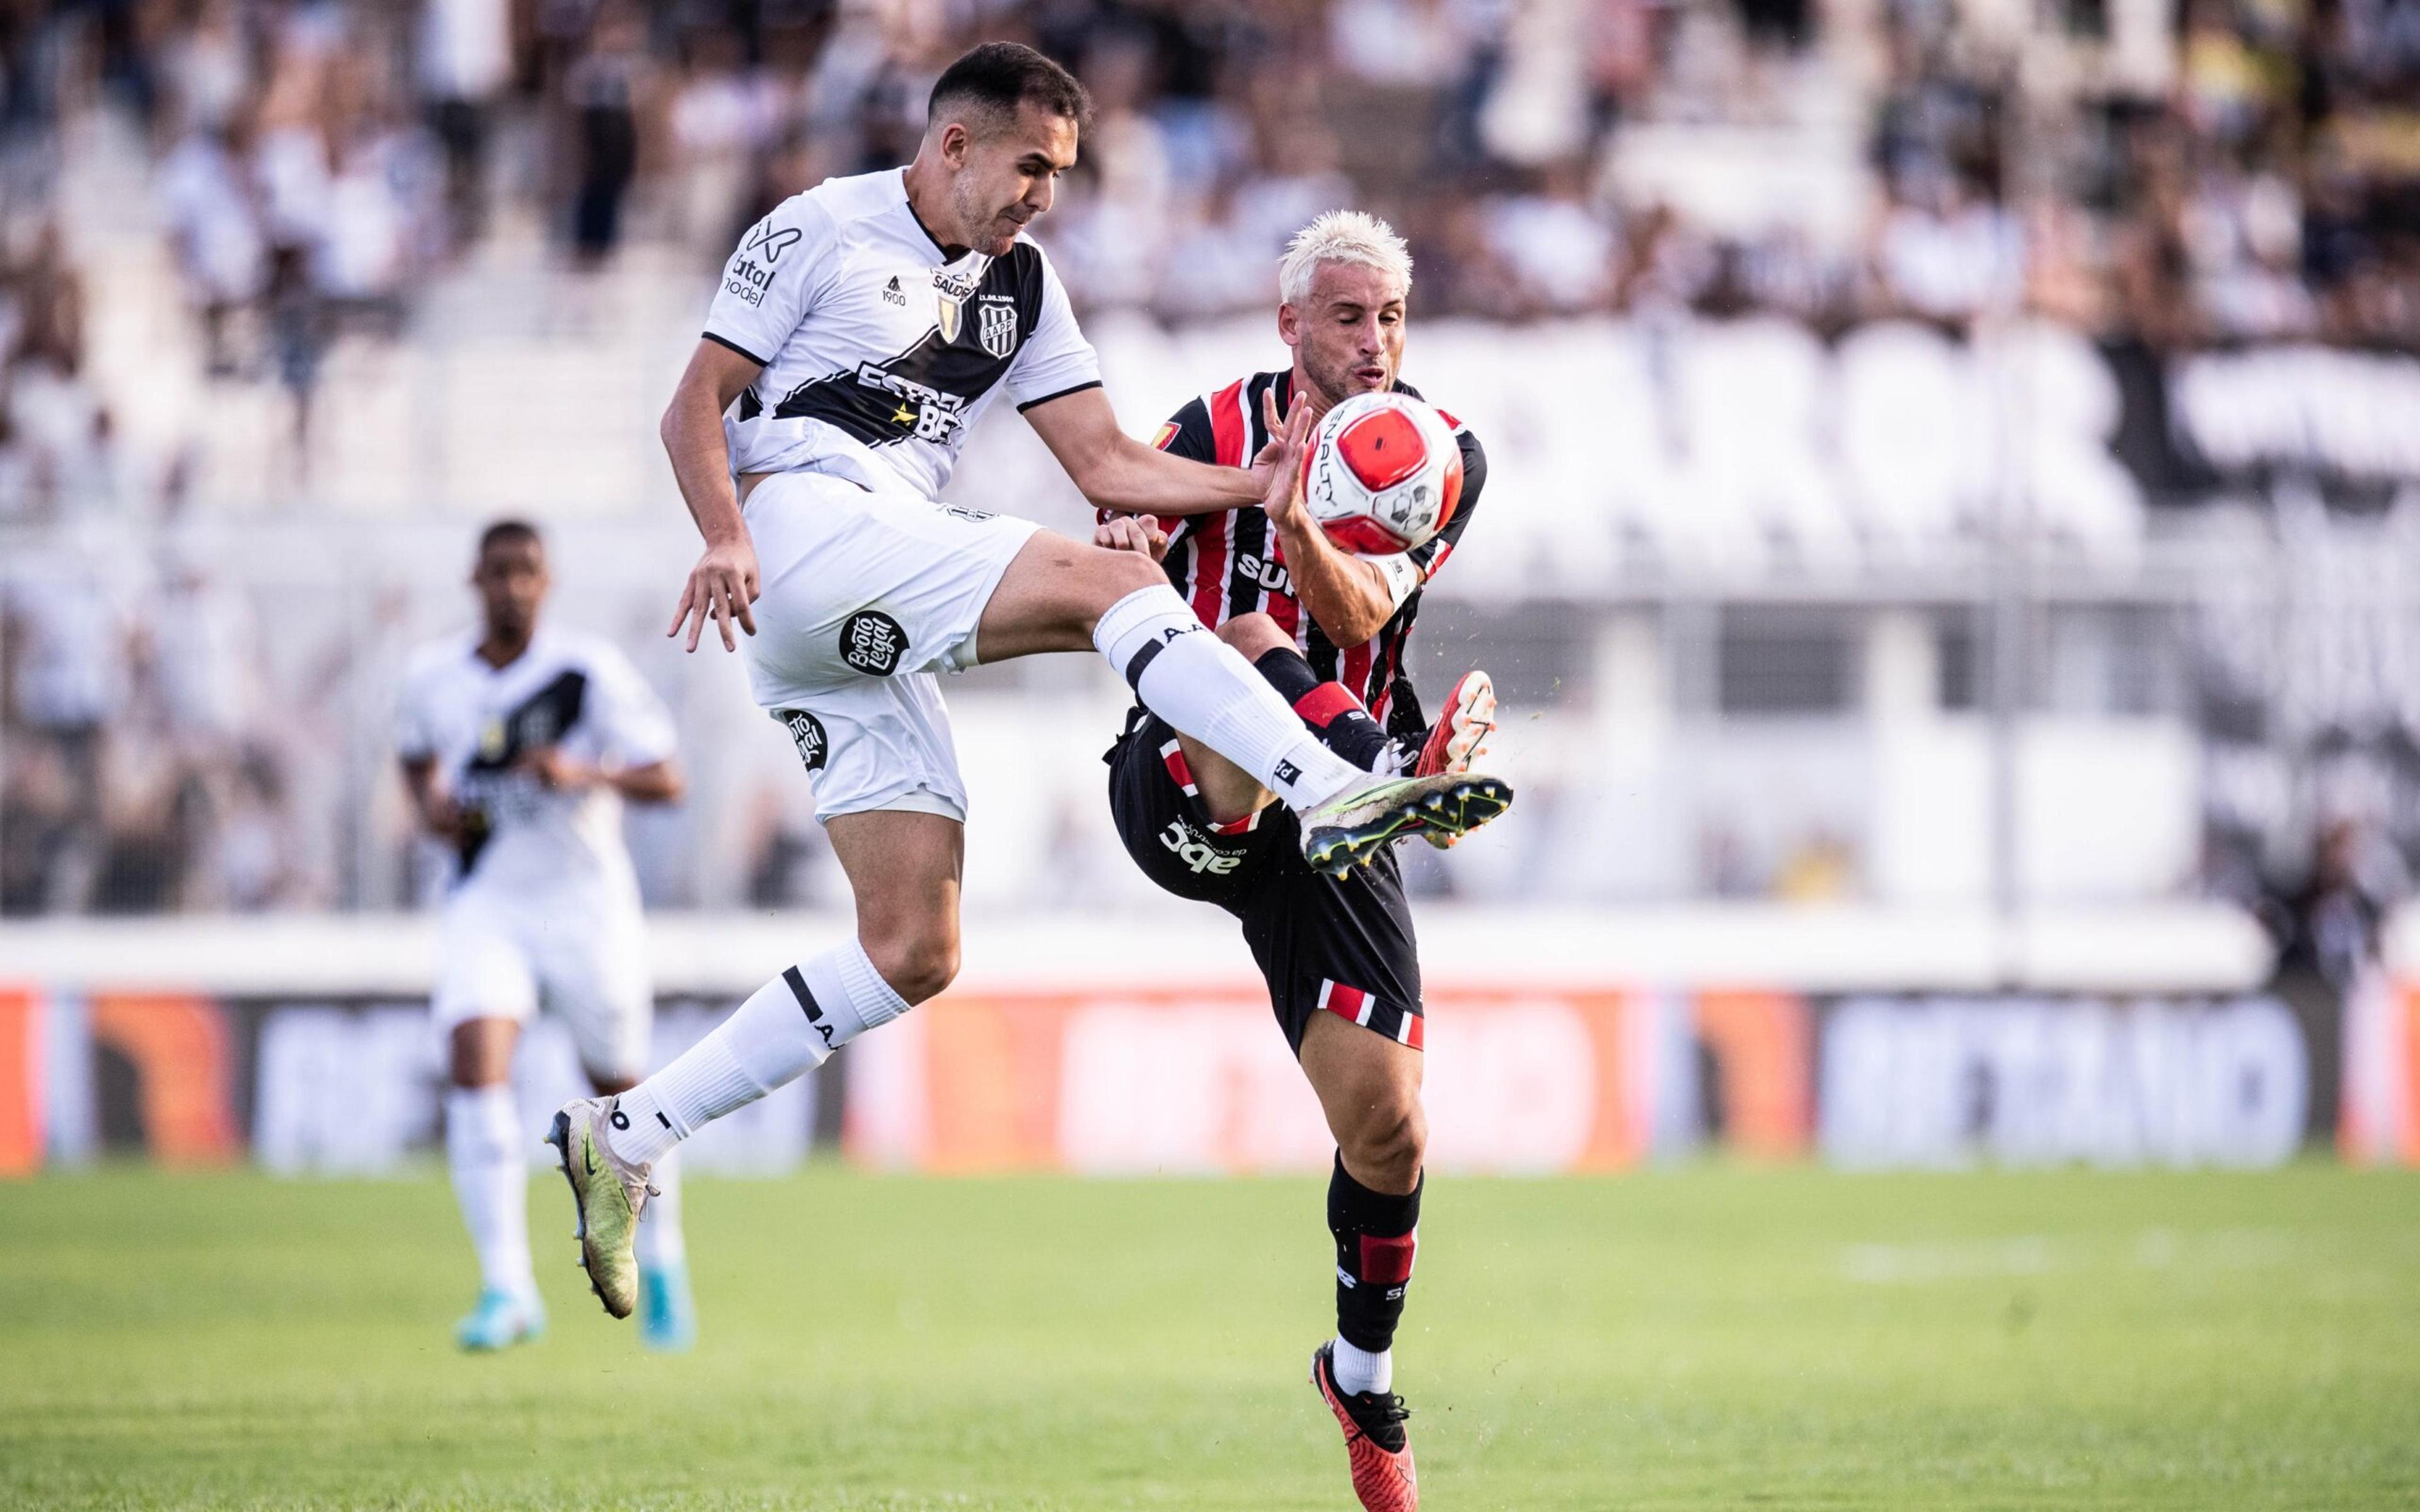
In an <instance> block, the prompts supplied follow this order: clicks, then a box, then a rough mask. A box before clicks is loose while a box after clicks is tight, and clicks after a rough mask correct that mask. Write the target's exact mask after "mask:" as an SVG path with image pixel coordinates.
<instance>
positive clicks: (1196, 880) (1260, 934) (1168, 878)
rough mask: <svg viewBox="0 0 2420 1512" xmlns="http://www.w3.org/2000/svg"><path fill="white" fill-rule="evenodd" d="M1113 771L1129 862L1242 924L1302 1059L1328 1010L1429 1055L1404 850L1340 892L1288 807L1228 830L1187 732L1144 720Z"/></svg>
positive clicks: (1127, 737) (1134, 723)
mask: <svg viewBox="0 0 2420 1512" xmlns="http://www.w3.org/2000/svg"><path fill="white" fill-rule="evenodd" d="M1105 760H1107V761H1108V762H1109V812H1110V814H1111V816H1112V817H1113V818H1115V820H1116V821H1117V826H1118V838H1119V839H1120V840H1122V841H1125V847H1126V854H1127V855H1129V856H1133V857H1134V858H1135V864H1136V865H1137V866H1140V867H1141V868H1142V870H1143V874H1144V875H1145V876H1148V877H1150V878H1151V880H1152V881H1154V882H1156V883H1157V884H1159V886H1160V887H1161V888H1162V889H1163V890H1165V891H1168V892H1172V893H1174V894H1176V895H1177V896H1178V897H1180V898H1190V899H1192V900H1194V901H1195V902H1197V903H1217V904H1218V906H1219V907H1221V908H1224V909H1225V910H1227V912H1229V913H1231V914H1233V915H1234V916H1235V917H1236V918H1238V919H1239V920H1241V921H1242V923H1243V926H1244V941H1245V943H1246V944H1248V945H1249V946H1250V947H1251V949H1252V959H1253V960H1255V961H1257V962H1259V963H1260V966H1261V975H1262V976H1263V977H1265V978H1266V979H1268V984H1269V1006H1270V1007H1271V1008H1272V1009H1273V1010H1275V1011H1276V1012H1277V1016H1278V1025H1279V1026H1280V1028H1282V1029H1284V1030H1285V1037H1286V1043H1288V1044H1290V1045H1292V1046H1293V1047H1294V1048H1295V1053H1296V1054H1300V1053H1301V1050H1302V1031H1303V1028H1304V1026H1307V1025H1308V1024H1310V1022H1311V1015H1312V1014H1313V1013H1316V1012H1319V1011H1321V1010H1323V1009H1325V1010H1326V1011H1328V1012H1331V1013H1335V1014H1337V1015H1339V1016H1340V1017H1342V1018H1346V1019H1350V1020H1352V1021H1353V1022H1354V1023H1356V1024H1359V1025H1361V1026H1364V1027H1366V1028H1368V1029H1371V1030H1372V1031H1373V1032H1375V1033H1378V1034H1383V1035H1385V1036H1387V1038H1388V1039H1390V1040H1394V1041H1398V1042H1400V1043H1403V1044H1408V1045H1410V1046H1411V1047H1412V1048H1413V1049H1415V1050H1417V1049H1419V1048H1420V1046H1421V1042H1422V1035H1421V1028H1422V1025H1421V1021H1420V963H1419V949H1418V946H1417V944H1416V942H1415V941H1414V940H1413V938H1412V910H1411V905H1410V903H1408V902H1407V901H1406V900H1405V899H1404V879H1403V873H1402V872H1400V871H1398V870H1397V868H1396V865H1395V853H1394V852H1393V851H1391V850H1388V851H1381V852H1380V853H1379V854H1378V855H1377V856H1376V857H1375V858H1374V859H1373V860H1372V862H1371V863H1370V865H1369V866H1367V867H1365V868H1362V869H1360V870H1357V871H1356V872H1353V874H1352V875H1350V876H1348V877H1345V878H1344V879H1343V880H1342V881H1337V880H1333V879H1331V878H1328V877H1324V876H1322V875H1320V874H1319V873H1318V872H1314V871H1312V870H1311V863H1310V862H1308V861H1306V860H1304V859H1303V858H1302V840H1301V830H1300V828H1299V826H1298V825H1296V824H1295V816H1294V810H1291V809H1288V808H1286V807H1284V806H1283V805H1281V804H1271V805H1269V806H1268V807H1267V808H1265V809H1263V810H1261V811H1260V812H1258V813H1256V814H1254V815H1252V816H1251V817H1250V818H1249V819H1247V820H1244V821H1242V822H1241V823H1240V824H1238V825H1233V826H1230V827H1229V828H1228V829H1226V830H1224V831H1221V830H1220V829H1218V827H1216V826H1214V825H1212V824H1211V823H1210V821H1209V820H1208V819H1207V818H1206V817H1205V816H1204V815H1203V813H1202V808H1201V805H1200V804H1199V803H1198V802H1197V801H1196V799H1195V797H1194V795H1193V792H1192V777H1191V774H1190V773H1189V772H1188V771H1187V767H1186V762H1185V755H1184V752H1183V751H1182V749H1180V748H1178V746H1177V743H1176V732H1175V731H1173V730H1171V729H1170V728H1169V727H1168V726H1167V725H1166V724H1163V723H1162V722H1161V721H1160V720H1159V718H1158V717H1156V716H1155V715H1151V714H1146V713H1144V712H1143V711H1142V710H1140V709H1137V710H1136V711H1135V712H1134V713H1133V715H1132V716H1130V717H1128V719H1127V721H1126V732H1125V734H1124V735H1123V736H1121V737H1120V738H1119V740H1118V743H1117V744H1116V745H1115V746H1113V747H1111V748H1110V749H1109V755H1108V756H1107V757H1106V758H1105Z"/></svg>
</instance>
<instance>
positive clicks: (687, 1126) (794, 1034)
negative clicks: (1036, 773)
mask: <svg viewBox="0 0 2420 1512" xmlns="http://www.w3.org/2000/svg"><path fill="white" fill-rule="evenodd" d="M825 827H826V832H827V833H828V834H829V836H830V840H831V845H832V852H833V854H834V855H835V856H838V857H839V858H840V863H841V870H842V871H843V872H845V873H846V875H847V877H848V879H849V887H850V890H851V891H852V893H853V894H854V896H855V898H856V903H857V933H855V935H854V936H853V937H851V938H850V939H849V940H848V941H847V942H846V943H845V944H843V945H841V946H838V947H836V948H834V949H830V950H827V951H825V952H823V953H822V954H820V955H817V956H814V957H813V958H811V959H809V960H805V961H801V962H799V963H798V964H796V965H793V966H790V967H788V968H787V969H785V970H783V972H782V973H781V974H780V975H779V976H776V977H775V978H773V979H772V980H770V981H768V982H767V983H766V984H765V985H764V986H762V987H760V988H758V989H757V990H756V991H755V993H753V994H752V995H750V997H749V998H748V1000H747V1001H746V1002H743V1003H741V1004H740V1005H739V1007H738V1008H737V1010H736V1011H734V1012H733V1013H732V1015H731V1016H730V1017H729V1018H727V1019H725V1020H723V1021H722V1023H721V1024H720V1025H718V1026H715V1028H714V1029H713V1030H712V1032H710V1033H708V1034H707V1035H706V1038H704V1039H702V1040H700V1041H698V1042H697V1043H696V1044H694V1045H691V1046H690V1048H689V1049H688V1050H687V1051H685V1052H683V1053H682V1055H681V1056H680V1057H678V1058H676V1059H675V1060H674V1061H673V1063H672V1064H671V1065H668V1066H666V1067H665V1068H664V1069H663V1070H661V1071H659V1072H656V1073H655V1074H654V1075H652V1076H650V1077H648V1078H647V1079H646V1080H644V1081H643V1082H641V1083H640V1084H639V1085H638V1086H637V1087H635V1088H631V1089H630V1090H629V1091H628V1092H626V1093H623V1094H621V1095H620V1096H618V1097H602V1098H596V1099H591V1100H587V1101H583V1102H579V1103H571V1104H569V1105H568V1106H566V1108H564V1109H563V1111H562V1112H560V1113H558V1114H556V1115H555V1120H554V1128H553V1132H552V1133H551V1134H549V1136H548V1137H549V1139H550V1141H551V1142H552V1143H553V1144H554V1145H555V1146H556V1148H557V1149H558V1150H560V1151H561V1152H562V1154H563V1157H564V1174H565V1176H566V1179H567V1180H569V1181H570V1183H571V1192H572V1199H573V1201H574V1202H575V1204H577V1206H578V1209H579V1213H580V1225H581V1263H582V1265H583V1266H584V1267H586V1269H587V1271H588V1277H589V1281H590V1282H591V1284H592V1285H594V1286H595V1287H596V1288H597V1297H598V1298H599V1300H601V1301H602V1302H603V1303H604V1304H605V1308H606V1311H608V1312H610V1313H612V1314H613V1316H614V1317H616V1318H628V1316H630V1313H631V1310H632V1309H633V1308H634V1307H635V1306H636V1305H637V1304H638V1302H639V1300H640V1298H639V1293H640V1275H639V1272H640V1260H639V1257H638V1255H637V1253H636V1247H635V1246H636V1242H637V1238H638V1235H639V1233H640V1232H641V1230H642V1229H643V1227H644V1225H643V1223H642V1220H641V1215H642V1213H643V1211H644V1210H645V1209H646V1208H647V1206H648V1204H649V1203H650V1202H651V1201H653V1200H655V1199H656V1195H657V1191H658V1190H659V1187H658V1185H656V1184H652V1179H653V1175H654V1168H655V1166H656V1165H657V1164H658V1163H659V1161H661V1160H662V1159H663V1158H664V1157H665V1156H666V1155H667V1154H669V1153H670V1152H671V1151H672V1150H673V1149H674V1147H675V1146H676V1145H678V1144H679V1142H680V1141H681V1140H683V1139H686V1138H688V1137H689V1136H690V1134H694V1133H696V1132H697V1131H698V1130H699V1129H701V1128H704V1127H705V1126H706V1124H708V1123H710V1122H712V1121H713V1120H714V1119H719V1118H721V1117H722V1116H723V1115H725V1114H727V1113H730V1112H733V1111H734V1110H736V1109H738V1108H741V1107H745V1106H746V1105H748V1104H749V1103H753V1102H755V1101H756V1100H757V1099H758V1098H761V1097H763V1096H765V1095H766V1094H767V1093H768V1092H770V1091H772V1090H774V1089H775V1088H780V1087H783V1086H786V1085H787V1084H789V1083H790V1082H792V1081H795V1080H797V1079H798V1078H799V1076H801V1075H804V1074H805V1073H806V1072H810V1071H812V1070H814V1068H815V1067H817V1066H819V1065H821V1064H823V1062H824V1061H825V1060H826V1059H827V1058H828V1057H830V1055H831V1053H832V1052H833V1051H834V1050H837V1049H839V1048H840V1047H841V1046H842V1045H844V1044H846V1043H847V1042H848V1041H851V1040H854V1039H856V1038H857V1037H858V1036H859V1035H861V1034H862V1033H864V1032H865V1031H866V1030H868V1029H871V1028H876V1027H878V1026H881V1025H884V1024H888V1023H889V1022H891V1020H892V1019H894V1018H897V1017H898V1016H899V1015H900V1014H902V1013H904V1012H906V1011H907V1010H908V1009H909V1008H910V1007H911V1006H913V1005H914V1004H917V1003H921V1002H923V1001H924V1000H925V999H926V998H928V997H931V996H933V995H936V994H938V993H939V992H940V991H941V989H943V988H944V987H946V986H948V985H949V983H950V980H951V979H952V978H954V976H956V975H957V969H958V884H959V877H960V875H961V872H963V870H964V861H965V850H966V846H965V835H966V830H965V826H964V825H962V824H961V823H959V822H958V821H957V820H955V819H952V818H949V817H946V816H944V815H941V814H936V813H929V812H919V811H913V810H874V811H868V812H860V813H844V814H838V815H835V816H833V817H832V818H831V819H830V821H829V823H828V824H827V825H826V826H825Z"/></svg>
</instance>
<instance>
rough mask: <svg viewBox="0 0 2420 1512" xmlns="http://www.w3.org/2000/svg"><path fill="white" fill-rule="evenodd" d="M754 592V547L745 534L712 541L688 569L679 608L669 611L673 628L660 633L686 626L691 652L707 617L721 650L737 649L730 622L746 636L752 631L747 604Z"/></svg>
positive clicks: (752, 616) (670, 633) (753, 616)
mask: <svg viewBox="0 0 2420 1512" xmlns="http://www.w3.org/2000/svg"><path fill="white" fill-rule="evenodd" d="M757 593H758V586H757V582H756V548H755V547H754V546H753V545H752V544H750V542H749V540H748V537H747V535H746V534H744V533H742V534H740V535H737V536H735V537H733V538H732V539H731V540H728V541H719V542H716V543H715V544H713V545H711V546H708V547H707V548H706V554H705V555H703V556H701V557H699V558H698V559H697V565H696V566H694V567H691V568H690V569H689V583H688V585H687V586H686V587H684V588H683V589H682V590H681V601H680V608H679V609H676V610H675V611H674V613H673V627H672V628H671V629H669V630H666V631H665V632H664V634H666V635H668V636H675V635H678V634H680V633H681V627H682V626H683V625H687V626H688V627H689V647H688V649H690V650H691V651H695V650H696V649H697V638H698V637H699V636H701V635H703V634H704V633H705V632H706V620H707V619H708V618H709V617H711V618H712V619H713V621H714V626H715V628H716V629H718V630H721V632H722V649H723V650H725V651H737V650H738V649H739V642H738V641H737V640H734V639H733V638H732V635H731V626H732V624H733V622H735V621H736V622H737V624H738V625H739V627H740V628H741V629H743V630H745V631H747V632H748V633H749V634H750V635H754V634H755V633H756V612H755V610H753V609H750V608H749V606H750V605H751V604H753V603H755V602H756V594H757Z"/></svg>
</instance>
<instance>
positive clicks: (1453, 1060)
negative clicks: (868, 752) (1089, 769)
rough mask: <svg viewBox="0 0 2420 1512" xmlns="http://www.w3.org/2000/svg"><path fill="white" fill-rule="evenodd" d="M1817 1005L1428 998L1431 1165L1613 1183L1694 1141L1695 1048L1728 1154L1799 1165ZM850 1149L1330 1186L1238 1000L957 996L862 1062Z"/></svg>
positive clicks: (855, 1068)
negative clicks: (1712, 1085)
mask: <svg viewBox="0 0 2420 1512" xmlns="http://www.w3.org/2000/svg"><path fill="white" fill-rule="evenodd" d="M1808 1019H1809V1010H1808V1008H1807V1004H1806V1002H1805V1000H1804V999H1802V998H1798V997H1795V996H1792V995H1784V994H1753V993H1733V994H1726V995H1719V996H1717V997H1712V998H1709V999H1707V1000H1704V1001H1701V1002H1698V1003H1696V1004H1695V1005H1694V1007H1693V1005H1692V1000H1691V999H1689V998H1688V997H1686V996H1685V995H1683V996H1669V995H1652V994H1640V993H1626V992H1620V991H1606V990H1592V991H1578V992H1554V991H1499V992H1487V991H1481V992H1455V991H1450V990H1449V991H1443V992H1437V993H1433V994H1432V995H1431V998H1430V1003H1429V1011H1428V1015H1427V1027H1426V1035H1425V1039H1426V1043H1427V1050H1426V1052H1425V1053H1426V1055H1427V1057H1428V1064H1427V1085H1426V1088H1425V1101H1426V1103H1427V1106H1428V1113H1429V1126H1430V1134H1431V1146H1430V1149H1431V1159H1432V1162H1433V1164H1435V1165H1436V1166H1437V1167H1438V1168H1440V1169H1460V1170H1474V1171H1501V1172H1507V1173H1533V1172H1548V1171H1568V1170H1620V1169H1624V1168H1627V1167H1630V1166H1634V1165H1638V1164H1639V1163H1641V1162H1642V1161H1645V1160H1647V1159H1650V1158H1652V1157H1653V1156H1655V1155H1657V1154H1660V1153H1666V1152H1677V1151H1676V1146H1678V1145H1683V1144H1686V1143H1689V1142H1693V1141H1694V1140H1695V1139H1696V1137H1697V1135H1698V1134H1699V1124H1700V1121H1701V1120H1700V1117H1699V1112H1700V1109H1699V1103H1698V1101H1697V1097H1696V1090H1695V1087H1694V1082H1693V1081H1691V1080H1690V1078H1689V1077H1688V1075H1687V1074H1686V1072H1682V1073H1680V1074H1676V1073H1675V1070H1674V1069H1675V1068H1676V1067H1688V1066H1691V1065H1693V1064H1694V1063H1695V1059H1696V1045H1697V1043H1698V1041H1699V1038H1700V1037H1702V1039H1703V1041H1705V1043H1706V1045H1707V1047H1708V1048H1709V1049H1710V1050H1711V1052H1712V1055H1711V1057H1710V1058H1711V1059H1712V1060H1713V1061H1714V1064H1715V1065H1716V1066H1717V1067H1718V1068H1719V1074H1720V1076H1721V1078H1722V1081H1723V1089H1722V1094H1721V1096H1720V1097H1719V1099H1717V1100H1715V1105H1716V1106H1717V1107H1719V1108H1721V1109H1723V1110H1726V1111H1727V1119H1726V1122H1725V1126H1724V1128H1723V1129H1722V1130H1720V1131H1718V1133H1720V1134H1722V1136H1724V1137H1726V1138H1728V1139H1730V1140H1731V1141H1732V1142H1734V1143H1735V1144H1736V1145H1737V1146H1738V1147H1739V1148H1740V1149H1743V1150H1745V1151H1746V1152H1749V1153H1752V1154H1755V1155H1758V1156H1761V1157H1769V1158H1772V1157H1786V1156H1794V1155H1798V1154H1803V1153H1804V1152H1805V1151H1806V1149H1807V1141H1808V1133H1809V1127H1810V1117H1809V1098H1810V1088H1811V1084H1812V1068H1811V1063H1810V1058H1809V1057H1810V1056H1811V1045H1812V1035H1811V1031H1810V1029H1809V1024H1808ZM849 1055H850V1057H851V1065H850V1072H849V1075H850V1092H849V1100H848V1109H849V1112H848V1119H847V1124H846V1128H845V1142H846V1145H847V1148H848V1149H849V1151H850V1152H851V1154H852V1155H853V1156H855V1157H856V1158H858V1159H860V1160H863V1161H866V1162H868V1163H871V1164H874V1165H891V1166H902V1167H908V1168H915V1169H923V1170H936V1171H961V1172H962V1171H985V1170H1006V1169H1034V1168H1059V1169H1072V1170H1078V1171H1092V1172H1098V1173H1102V1174H1110V1175H1119V1174H1135V1175H1140V1174H1152V1173H1170V1172H1190V1173H1204V1174H1207V1173H1227V1172H1250V1171H1295V1170H1318V1169H1322V1168H1324V1167H1325V1166H1326V1163H1327V1161H1328V1159H1329V1156H1330V1153H1331V1151H1332V1149H1333V1143H1332V1141H1331V1140H1330V1138H1329V1136H1328V1134H1327V1130H1326V1125H1325V1123H1324V1121H1323V1120H1322V1118H1321V1115H1320V1111H1319V1106H1318V1103H1317V1102H1316V1100H1315V1099H1313V1097H1312V1096H1311V1090H1310V1088H1309V1087H1308V1086H1307V1085H1306V1084H1305V1083H1304V1082H1303V1079H1302V1075H1301V1072H1300V1070H1299V1069H1298V1068H1297V1067H1296V1066H1295V1062H1294V1058H1293V1056H1292V1055H1291V1054H1290V1052H1289V1051H1288V1050H1287V1048H1286V1044H1285V1041H1284V1038H1283V1037H1282V1036H1281V1035H1280V1033H1279V1032H1278V1029H1277V1026H1276V1025H1275V1024H1274V1023H1273V1022H1272V1020H1271V1017H1270V1013H1269V1010H1268V1006H1267V1004H1266V1003H1265V1002H1264V1001H1263V1000H1261V999H1260V998H1259V997H1258V996H1257V995H1253V994H1251V993H1249V991H1246V990H1216V991H1211V992H1206V993H1183V992H1168V991H1150V990H1146V991H1119V990H1115V989H1106V990H1101V991H1095V992H1091V993H1080V994H1063V993H1048V994H1046V993H1013V994H999V993H995V994H953V995H947V996H945V997H943V998H941V999H939V1000H938V1001H936V1002H933V1003H930V1004H927V1005H925V1006H924V1007H923V1008H920V1009H918V1010H917V1011H916V1012H915V1013H913V1014H910V1015H908V1016H907V1017H905V1018H903V1019H901V1020H900V1021H898V1023H897V1024H895V1025H893V1026H890V1027H889V1028H886V1029H885V1031H884V1032H883V1033H882V1034H880V1035H876V1036H869V1037H868V1038H867V1039H865V1040H863V1041H859V1042H858V1043H857V1044H856V1045H854V1046H852V1047H851V1049H850V1052H849Z"/></svg>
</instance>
